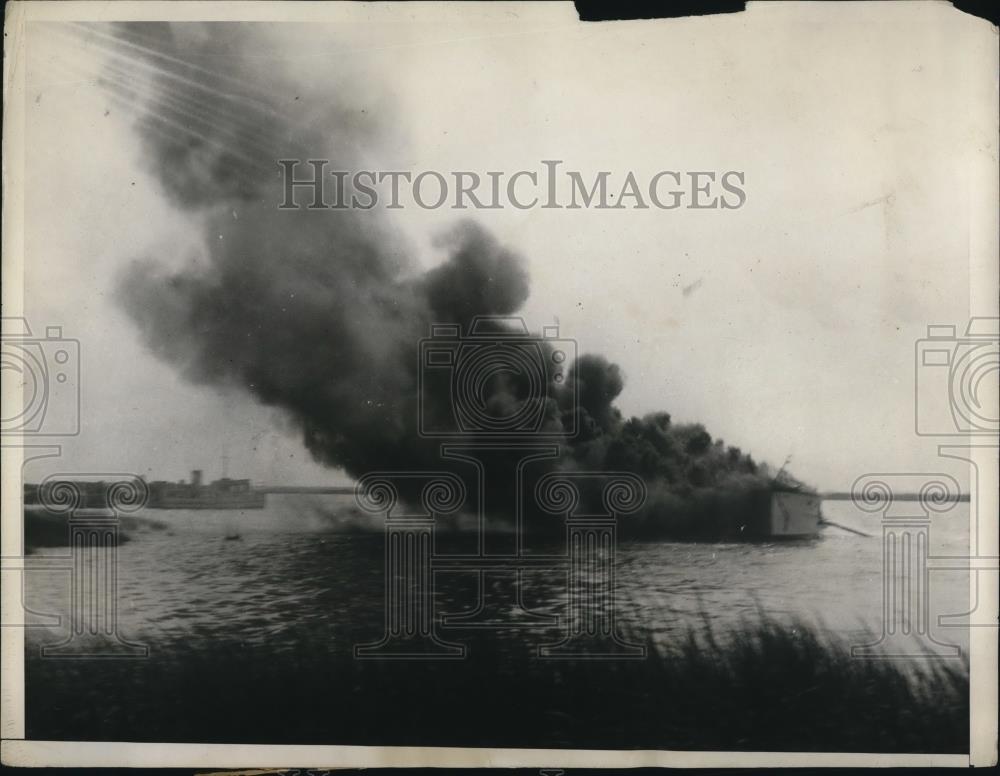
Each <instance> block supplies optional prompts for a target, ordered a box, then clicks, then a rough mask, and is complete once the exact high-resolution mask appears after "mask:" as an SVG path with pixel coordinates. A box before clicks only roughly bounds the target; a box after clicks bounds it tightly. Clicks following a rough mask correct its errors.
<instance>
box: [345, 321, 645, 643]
mask: <svg viewBox="0 0 1000 776" xmlns="http://www.w3.org/2000/svg"><path fill="white" fill-rule="evenodd" d="M418 350H419V356H418V357H419V363H418V374H419V396H418V402H417V404H418V408H417V409H418V419H417V422H418V430H419V434H420V437H421V438H422V439H424V440H427V441H428V442H432V443H433V442H437V441H438V440H440V442H439V447H438V448H437V450H438V454H439V458H440V461H441V462H442V464H444V465H445V468H443V469H442V471H440V472H405V471H404V472H378V473H372V474H369V475H367V476H365V477H363V478H361V480H359V482H358V485H357V491H356V498H357V501H358V504H359V505H360V506H361V507H362V508H363V509H364V510H365V511H367V512H369V513H378V514H381V515H382V517H383V519H384V520H385V564H386V565H385V610H386V611H385V636H384V637H383V639H382V640H381V641H379V642H377V643H374V644H361V645H356V647H355V657H356V658H359V659H371V658H378V659H454V658H463V657H466V656H467V654H468V649H467V647H466V646H465V645H462V644H457V643H454V642H452V641H450V640H446V639H445V638H444V637H443V635H442V633H443V632H444V631H446V630H449V629H453V630H461V629H468V628H473V629H484V630H496V631H499V630H509V629H511V628H524V629H537V628H554V627H558V628H560V629H561V630H562V634H563V635H562V638H561V639H559V640H558V641H556V642H552V643H539V644H536V645H535V654H536V656H537V657H539V658H547V659H570V658H572V659H621V658H635V657H643V656H644V655H645V649H644V647H642V646H640V645H636V644H631V643H629V642H628V641H627V640H626V639H625V638H624V636H623V635H622V634H621V632H620V628H619V621H618V615H617V611H616V605H617V599H616V584H617V577H616V553H617V541H618V534H617V520H618V519H619V517H621V516H622V515H626V514H629V513H631V512H634V511H636V510H637V509H639V508H640V507H641V506H642V504H643V503H644V501H645V493H646V491H645V486H644V484H643V482H642V481H641V480H640V479H639V478H638V477H636V476H635V475H633V474H629V473H623V472H605V471H586V472H584V471H560V470H559V469H558V466H557V464H558V460H559V458H560V445H559V441H560V440H561V439H570V438H572V437H574V436H575V435H576V434H577V433H578V431H579V429H578V423H579V414H578V412H577V403H578V395H577V392H578V387H577V385H576V384H575V382H574V381H573V380H571V379H570V375H569V371H568V370H569V369H570V366H571V365H572V364H573V362H574V361H575V359H576V353H577V346H576V342H575V341H574V340H571V339H566V338H564V337H560V335H559V331H558V327H555V326H551V327H545V328H543V330H542V333H541V335H537V336H536V335H532V334H530V333H529V330H528V328H527V326H526V325H525V323H524V321H523V320H522V319H520V318H513V317H497V316H479V317H475V318H473V319H472V320H471V322H470V323H469V325H468V326H467V328H465V329H464V330H463V328H462V327H461V326H459V325H458V324H453V323H441V324H433V325H432V326H431V327H430V336H428V337H426V338H424V339H422V340H420V342H419V348H418ZM448 467H452V468H448ZM462 467H465V470H466V471H467V473H468V474H467V476H466V478H465V479H464V481H465V483H467V485H466V484H463V478H460V477H458V476H456V475H455V474H454V473H453V472H454V471H455V470H456V469H459V470H460V469H462ZM533 467H540V468H541V471H542V472H543V474H541V475H539V473H538V472H537V471H533ZM546 472H547V473H546ZM416 480H419V481H421V486H420V487H417V488H415V487H414V481H416ZM404 488H405V489H407V490H408V492H409V493H410V496H409V499H408V502H407V500H406V499H404V498H402V497H401V494H402V492H403V489H404ZM581 488H587V489H590V490H598V491H600V492H601V494H602V495H601V499H602V500H601V503H602V504H603V507H601V508H600V509H597V510H595V511H587V510H582V509H578V508H577V507H578V505H579V503H580V498H579V494H580V490H581ZM445 492H447V498H444V497H443V496H444V494H445ZM435 494H440V495H439V497H438V498H437V500H435V498H434V496H435ZM574 494H575V495H574ZM404 502H407V503H404ZM449 512H455V513H459V512H464V513H465V514H467V515H471V516H472V517H473V518H474V519H475V530H476V537H475V544H476V546H475V550H474V551H473V552H471V553H469V552H464V553H447V552H441V551H439V550H438V545H437V541H436V539H437V527H436V521H437V520H438V519H439V518H441V517H443V516H445V515H446V514H448V513H449ZM498 514H499V515H501V516H502V518H503V519H504V520H508V521H510V523H511V524H512V526H513V531H512V532H510V533H506V532H500V533H498V532H496V531H494V530H491V529H492V528H493V527H494V526H493V521H494V520H496V519H497V515H498ZM545 515H547V517H545V518H544V519H546V520H551V517H552V515H559V516H561V517H562V519H563V521H564V523H565V541H566V547H565V551H564V552H561V553H553V552H538V551H537V550H536V551H534V552H529V551H528V548H527V547H526V542H525V537H526V534H527V532H528V529H529V525H528V520H529V519H542V518H543V516H545ZM437 572H448V573H451V574H461V575H465V576H466V577H467V578H468V579H470V580H473V581H474V582H475V589H476V598H475V601H474V603H473V605H472V606H471V607H468V608H467V609H466V610H465V611H462V612H448V613H441V614H440V615H439V614H438V613H437V612H436V608H435V603H434V602H435V593H436V583H435V579H436V573H437ZM529 573H530V574H543V575H545V576H546V578H547V579H556V580H562V582H561V583H560V584H562V585H563V589H564V599H565V613H564V614H563V615H562V616H558V615H554V614H552V613H549V612H538V611H532V609H531V607H530V606H529V605H528V603H527V601H526V597H525V586H526V575H528V574H529ZM450 638H451V637H450V636H449V639H450Z"/></svg>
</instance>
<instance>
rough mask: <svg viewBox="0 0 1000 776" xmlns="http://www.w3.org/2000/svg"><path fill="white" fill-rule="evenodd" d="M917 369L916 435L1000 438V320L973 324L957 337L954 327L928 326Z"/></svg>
mask: <svg viewBox="0 0 1000 776" xmlns="http://www.w3.org/2000/svg"><path fill="white" fill-rule="evenodd" d="M915 368H916V376H915V398H916V405H915V416H914V420H915V427H916V432H917V434H918V435H920V436H970V435H971V436H982V435H992V436H996V435H997V434H998V433H1000V393H998V376H1000V319H998V318H971V319H970V320H969V324H968V326H967V327H966V330H965V334H964V335H961V336H959V335H958V334H957V329H956V327H955V326H952V325H944V326H936V325H935V326H928V327H927V337H926V338H925V339H921V340H918V341H917V343H916V362H915Z"/></svg>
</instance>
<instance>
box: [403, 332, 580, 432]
mask: <svg viewBox="0 0 1000 776" xmlns="http://www.w3.org/2000/svg"><path fill="white" fill-rule="evenodd" d="M576 353H577V349H576V341H575V340H571V339H565V338H560V337H559V328H558V326H546V327H544V328H543V330H542V334H541V336H537V335H532V334H530V333H529V332H528V328H527V326H526V325H525V322H524V320H523V319H522V318H518V317H500V316H477V317H475V318H474V319H473V320H472V322H471V324H470V325H469V328H468V331H467V332H463V331H462V330H461V327H460V326H459V325H458V324H452V323H438V324H433V325H432V326H431V335H430V337H427V338H425V339H422V340H420V343H419V358H420V361H419V365H418V375H419V396H418V432H419V434H420V435H421V436H423V437H431V438H448V439H456V438H459V439H460V438H470V437H474V438H476V439H484V438H504V439H510V438H523V437H530V438H569V437H573V436H575V434H576V432H577V429H576V422H577V421H576V412H574V411H573V410H575V408H576V406H577V395H576V391H577V389H576V386H575V384H573V383H572V381H570V380H568V371H569V368H570V366H571V365H572V364H573V362H574V361H575V360H576ZM442 397H444V400H442Z"/></svg>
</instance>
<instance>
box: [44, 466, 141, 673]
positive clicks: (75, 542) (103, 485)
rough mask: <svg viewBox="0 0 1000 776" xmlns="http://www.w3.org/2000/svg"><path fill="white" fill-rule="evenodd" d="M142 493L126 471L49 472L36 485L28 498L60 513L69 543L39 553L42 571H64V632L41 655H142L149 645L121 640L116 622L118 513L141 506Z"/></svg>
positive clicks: (124, 656)
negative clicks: (61, 550)
mask: <svg viewBox="0 0 1000 776" xmlns="http://www.w3.org/2000/svg"><path fill="white" fill-rule="evenodd" d="M95 478H99V479H95ZM148 495H149V494H148V490H147V488H146V483H145V482H144V481H143V480H142V479H141V478H140V477H136V476H134V475H130V474H100V475H83V474H79V473H75V474H54V475H50V476H49V477H46V478H45V480H43V481H42V483H41V484H40V485H39V486H38V489H37V492H36V493H34V494H33V499H32V500H33V501H36V502H37V503H36V504H35V505H37V506H40V507H41V508H42V509H43V510H44V511H45V512H47V513H48V514H49V515H65V516H66V518H67V532H68V536H67V544H68V546H69V548H70V554H69V555H68V556H67V555H56V556H52V555H48V556H45V557H44V558H39V560H42V561H44V562H45V563H48V564H50V566H49V567H47V568H46V569H45V570H48V571H59V570H65V571H69V573H70V597H69V616H68V620H69V622H68V626H69V628H68V629H69V633H68V635H67V636H66V638H65V639H64V640H63V641H61V642H59V643H56V644H43V645H42V647H41V655H42V657H44V658H64V659H66V658H70V659H72V658H86V659H98V658H103V659H121V658H137V657H138V658H144V657H148V655H149V647H148V646H146V645H144V644H139V643H135V642H132V641H129V640H128V639H126V638H125V637H124V636H123V635H122V634H121V632H120V631H119V625H118V543H119V538H120V523H121V520H120V515H121V514H123V513H133V512H137V511H139V510H140V509H142V508H143V507H144V506H145V504H146V501H147V498H148ZM53 561H54V562H55V563H54V565H52V564H53Z"/></svg>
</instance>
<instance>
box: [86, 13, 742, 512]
mask: <svg viewBox="0 0 1000 776" xmlns="http://www.w3.org/2000/svg"><path fill="white" fill-rule="evenodd" d="M250 27H251V26H250V25H239V26H238V27H237V26H235V25H212V24H208V25H190V24H180V25H166V24H158V23H157V24H129V25H117V26H116V27H115V29H114V30H113V35H112V36H111V37H112V39H113V40H114V41H115V43H114V44H111V43H109V44H108V45H109V46H117V50H119V51H124V52H127V53H128V54H130V55H132V56H133V57H136V58H137V59H138V61H139V62H140V63H141V65H142V66H141V67H140V68H139V72H140V73H143V74H148V87H149V88H148V90H147V98H146V102H145V103H144V105H143V106H142V113H141V117H140V119H139V120H138V122H137V125H136V126H137V130H138V132H139V134H140V136H141V138H142V141H143V147H144V149H145V153H146V155H147V159H148V163H149V167H150V169H151V172H152V173H153V174H154V175H155V177H156V179H157V180H158V181H159V182H160V184H161V185H162V187H163V190H164V191H165V192H166V194H167V195H168V196H169V197H170V198H171V199H172V201H173V202H175V203H176V204H177V205H178V206H179V207H181V208H183V209H184V210H186V211H188V212H189V213H190V214H192V216H194V217H195V218H196V219H197V220H198V222H199V223H200V229H201V236H202V241H203V245H204V254H205V255H204V257H203V260H201V261H199V262H197V263H196V264H195V265H193V266H189V267H187V268H184V269H181V270H177V269H171V268H168V267H167V264H166V263H164V262H162V261H160V260H158V259H156V258H155V257H154V258H150V259H144V260H138V261H136V262H134V263H133V264H132V265H131V266H130V267H129V268H128V269H127V271H126V272H125V273H124V275H123V277H122V279H121V283H120V289H119V290H120V294H119V298H120V299H121V301H122V303H123V305H124V307H125V309H126V310H127V312H128V313H129V315H130V316H131V318H132V319H133V320H134V321H135V323H136V325H137V326H138V328H139V330H140V332H141V334H142V337H143V339H144V341H145V342H146V344H147V345H148V346H149V347H150V348H151V350H152V351H153V352H154V353H155V354H156V355H157V356H159V357H160V358H162V359H163V360H165V361H167V362H169V363H170V364H173V365H174V366H175V367H176V368H177V369H179V370H180V371H181V372H182V373H183V374H184V376H185V377H186V378H187V379H189V380H191V381H193V382H195V383H204V384H218V385H228V386H234V387H236V388H238V389H240V390H243V391H246V392H248V393H249V394H250V395H251V396H252V397H253V398H254V399H255V400H257V401H259V402H261V403H262V404H265V405H271V406H276V407H280V408H281V409H282V410H284V411H285V412H286V413H287V414H288V415H289V416H290V417H291V418H292V420H293V421H294V422H295V424H296V425H297V426H298V427H299V428H300V429H301V433H302V438H303V440H304V443H305V445H306V447H307V448H308V449H309V451H310V453H311V454H312V455H313V456H314V457H315V458H316V459H317V460H318V461H320V462H322V463H324V464H327V465H329V466H331V467H341V468H343V469H344V470H345V471H346V472H347V473H348V474H350V475H352V476H354V477H361V476H363V475H365V474H366V473H368V472H371V471H376V470H377V471H385V470H403V471H405V470H434V469H437V470H440V469H442V468H452V469H454V471H455V472H457V473H459V474H460V475H461V476H462V477H464V478H465V479H466V480H471V476H472V474H471V472H470V470H469V468H468V466H467V465H463V464H461V463H460V462H455V461H452V462H448V461H443V460H442V459H441V457H440V454H439V446H440V442H441V440H439V439H434V440H431V439H425V438H422V437H421V436H420V434H418V428H417V399H418V395H420V394H419V392H420V391H421V389H423V393H422V399H423V402H424V404H425V412H427V413H429V414H431V415H437V416H440V417H445V416H447V414H448V413H449V412H450V411H451V406H450V405H451V403H452V397H451V395H450V392H449V390H448V387H447V385H445V384H434V383H427V384H425V385H423V386H421V385H420V383H419V380H418V352H417V347H418V341H419V340H420V339H421V338H422V337H426V336H427V335H428V333H429V330H430V326H431V324H432V323H443V322H450V323H456V324H459V325H460V326H462V327H467V326H468V325H469V324H470V323H471V321H472V319H473V318H474V317H475V316H482V315H494V316H503V315H510V314H513V313H516V311H517V310H518V309H519V308H520V307H521V305H522V304H523V303H524V301H525V299H526V298H527V296H528V292H529V287H528V286H529V284H528V277H527V273H526V271H525V268H524V263H523V261H522V260H521V258H520V257H519V256H518V255H517V254H516V253H515V252H513V251H512V250H510V249H509V248H507V247H505V246H503V245H501V244H499V243H498V242H497V241H496V240H495V239H494V238H493V237H492V236H491V235H490V234H489V233H488V232H486V231H485V230H484V229H483V228H481V227H479V226H477V225H476V224H473V223H462V224H459V225H458V226H456V227H455V228H454V229H453V230H452V231H451V232H450V233H448V234H447V235H445V236H444V237H442V238H441V240H440V243H439V247H440V248H441V249H442V250H443V251H445V252H446V258H445V260H444V261H443V263H441V264H440V265H438V266H436V267H434V268H433V269H430V270H428V271H421V268H420V267H418V266H417V265H416V264H415V262H414V261H413V260H412V259H411V258H410V255H409V251H408V250H407V247H406V244H405V241H403V240H402V239H400V238H399V237H398V236H397V235H396V234H394V232H393V231H392V228H391V225H390V224H387V223H386V221H385V218H384V215H383V214H380V213H379V212H378V211H377V210H371V211H361V210H352V209H345V210H335V209H325V210H308V209H296V210H279V209H278V208H277V204H278V203H279V202H280V201H281V197H282V182H281V178H280V176H279V172H280V171H279V168H278V165H277V160H278V159H282V158H299V159H307V158H329V159H331V160H332V168H333V169H338V170H357V169H363V167H362V165H363V164H364V162H365V159H366V158H367V156H366V155H368V154H372V153H375V152H377V148H378V146H379V138H380V136H381V134H382V133H383V128H382V126H381V125H380V124H379V119H380V118H381V116H379V115H377V114H378V113H379V111H378V110H375V109H373V108H374V107H375V106H374V104H373V103H372V102H370V99H371V98H370V97H369V96H367V95H366V94H365V93H364V92H363V91H359V90H358V89H357V88H356V87H354V88H352V87H351V85H350V84H349V83H346V82H344V83H334V81H335V80H336V79H335V74H331V76H330V77H324V78H323V79H319V78H317V79H314V80H316V81H322V82H323V89H322V92H321V93H319V94H315V93H309V94H307V93H305V92H304V91H303V89H305V88H307V87H306V86H303V84H301V83H293V82H286V81H284V80H283V76H282V73H281V70H280V69H279V68H275V67H273V66H272V64H271V63H272V59H271V58H270V57H269V56H268V50H267V47H266V37H265V36H263V35H260V34H257V33H254V32H253V31H252V29H250ZM97 34H99V33H97ZM113 75H114V74H113V73H112V80H113ZM331 94H335V95H336V96H335V97H331ZM382 112H383V113H384V112H385V111H384V108H382ZM170 264H171V265H172V266H173V267H176V265H177V262H176V261H174V262H170ZM497 326H498V327H499V328H498V331H505V332H509V331H510V330H509V329H508V328H505V327H504V326H503V325H502V324H497ZM623 387H624V379H623V377H622V374H621V372H620V370H619V368H618V367H617V366H616V365H614V364H612V363H610V362H608V361H607V360H606V359H604V358H603V357H600V356H589V355H585V356H582V357H580V358H579V359H578V360H577V361H576V362H575V363H574V364H573V365H572V366H571V367H570V369H569V371H568V374H567V376H566V379H565V381H564V382H563V383H562V384H557V383H555V382H554V381H553V380H552V379H549V380H548V384H547V385H546V390H545V392H544V394H545V395H544V398H539V397H537V396H532V395H529V394H530V391H528V390H527V388H526V386H525V385H523V384H520V383H519V382H518V381H517V379H516V378H512V377H510V376H509V375H507V376H503V377H502V378H498V379H496V380H495V381H493V382H491V383H490V384H489V385H488V388H487V392H488V396H487V399H486V401H487V403H488V404H491V405H495V408H496V409H497V411H498V413H500V414H502V412H503V411H504V410H505V409H509V408H510V407H516V406H518V404H519V403H521V402H525V401H542V402H544V407H543V408H542V410H543V418H544V421H543V423H544V428H545V429H546V430H548V431H558V430H559V429H560V428H564V427H566V428H568V427H569V426H570V425H573V426H575V427H577V428H578V429H579V434H578V435H577V437H576V438H575V439H573V440H571V441H569V442H568V443H567V444H566V445H564V447H563V450H564V452H563V454H562V456H561V458H559V459H553V460H549V461H546V462H542V463H541V465H540V469H539V470H540V471H544V470H546V469H552V468H555V467H562V468H566V469H581V468H582V469H591V470H608V469H611V470H626V471H632V472H635V473H637V474H639V475H641V476H642V477H643V478H645V480H646V481H647V484H648V485H649V488H650V493H651V500H650V509H647V511H646V514H645V516H644V517H643V521H644V522H645V523H647V524H660V523H662V522H663V521H664V520H668V519H669V517H668V516H669V515H672V514H676V515H683V514H685V505H689V504H691V503H693V502H694V500H696V497H697V494H698V493H700V492H708V491H718V490H719V489H724V488H732V487H742V485H743V484H746V483H750V482H759V481H760V479H761V477H762V474H761V471H760V470H759V469H758V467H757V465H756V464H755V463H754V462H753V460H752V459H751V458H750V457H749V456H746V455H744V454H743V453H742V452H740V451H739V450H737V449H735V448H726V447H725V446H724V445H723V444H722V442H721V441H716V440H713V439H712V437H711V436H710V435H709V434H708V433H707V432H706V431H705V429H704V428H702V427H701V426H698V425H674V424H671V422H670V417H669V415H667V414H665V413H661V414H657V415H653V416H650V417H647V418H643V419H638V418H630V419H626V418H624V417H623V416H622V414H621V412H620V411H619V410H618V409H617V408H616V407H615V404H614V401H615V399H616V398H617V397H618V395H619V394H620V393H621V391H622V389H623ZM574 393H575V394H576V395H577V396H578V404H577V405H574V404H573V402H572V401H571V400H570V397H571V396H572V395H573V394H574ZM501 455H502V454H501ZM510 456H511V457H512V458H513V457H516V455H515V454H514V453H511V454H510ZM501 463H502V464H504V465H507V464H511V463H513V461H512V460H511V461H501ZM498 468H502V466H501V467H498ZM469 485H470V492H472V487H473V483H472V482H471V481H470V482H469ZM492 490H493V492H497V491H498V490H499V489H497V488H494V489H492ZM508 499H509V493H502V494H501V493H497V494H496V495H495V496H490V497H489V501H488V503H487V509H488V511H489V512H490V513H491V514H492V515H493V516H494V519H495V520H497V521H498V523H500V522H502V521H503V520H505V519H508V518H509V507H510V505H509V503H508Z"/></svg>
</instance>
